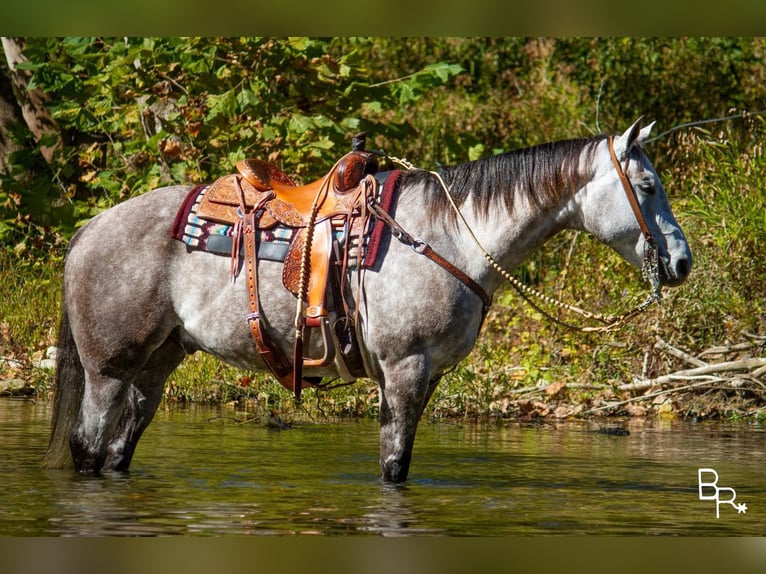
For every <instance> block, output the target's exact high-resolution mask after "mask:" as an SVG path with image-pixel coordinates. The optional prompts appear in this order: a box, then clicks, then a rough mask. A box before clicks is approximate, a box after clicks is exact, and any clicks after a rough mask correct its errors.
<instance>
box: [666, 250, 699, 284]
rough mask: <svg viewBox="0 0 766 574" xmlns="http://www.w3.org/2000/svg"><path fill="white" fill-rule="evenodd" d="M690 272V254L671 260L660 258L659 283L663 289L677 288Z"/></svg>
mask: <svg viewBox="0 0 766 574" xmlns="http://www.w3.org/2000/svg"><path fill="white" fill-rule="evenodd" d="M691 270H692V257H691V253H689V254H688V255H684V256H681V257H676V258H673V259H671V258H670V257H660V270H659V271H660V282H661V283H662V285H663V286H665V287H678V286H679V285H680V284H681V283H683V282H684V281H686V278H687V277H688V276H689V273H690V272H691Z"/></svg>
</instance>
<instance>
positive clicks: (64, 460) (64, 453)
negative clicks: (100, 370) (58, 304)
mask: <svg viewBox="0 0 766 574" xmlns="http://www.w3.org/2000/svg"><path fill="white" fill-rule="evenodd" d="M55 380H56V395H55V398H54V400H53V418H52V421H51V439H50V443H49V444H48V451H47V452H46V453H45V459H44V461H43V465H44V466H46V467H48V468H65V467H72V466H73V465H74V464H73V462H72V455H71V452H70V450H69V436H70V435H71V434H72V430H73V429H74V425H75V422H76V420H77V416H78V414H79V412H80V403H81V402H82V397H83V390H84V388H85V371H84V369H83V367H82V363H81V362H80V355H79V353H78V352H77V344H76V343H75V341H74V337H73V336H72V329H71V327H70V326H69V317H68V316H67V311H66V303H64V305H63V311H62V314H61V324H60V326H59V340H58V355H57V357H56V377H55Z"/></svg>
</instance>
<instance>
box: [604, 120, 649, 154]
mask: <svg viewBox="0 0 766 574" xmlns="http://www.w3.org/2000/svg"><path fill="white" fill-rule="evenodd" d="M652 125H654V124H652ZM648 128H649V131H651V129H652V126H651V125H650V126H648ZM643 131H644V130H642V129H641V118H638V119H637V120H636V121H635V122H633V125H632V126H630V127H629V128H628V129H627V130H625V133H624V134H622V135H621V136H617V137H616V138H614V152H615V153H616V154H617V157H618V158H619V159H620V161H622V160H624V159H625V158H626V157H627V156H628V152H629V151H630V148H632V147H633V144H635V143H639V144H640V143H641V141H642V140H641V139H640V138H641V134H642V133H643ZM647 135H648V132H647Z"/></svg>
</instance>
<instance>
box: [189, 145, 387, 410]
mask: <svg viewBox="0 0 766 574" xmlns="http://www.w3.org/2000/svg"><path fill="white" fill-rule="evenodd" d="M365 136H366V134H364V133H361V134H358V135H357V136H355V137H354V140H353V143H352V151H351V152H349V153H347V154H346V155H344V156H343V157H342V158H341V159H340V160H338V161H337V162H336V163H335V165H334V166H333V167H332V169H331V170H330V171H329V173H327V175H325V176H324V177H322V178H320V179H318V180H316V181H314V182H313V183H309V184H308V185H303V186H297V185H295V183H294V182H293V181H292V179H290V177H288V176H287V175H286V174H285V173H283V172H282V170H280V169H279V168H278V167H276V166H274V165H272V164H269V163H267V162H264V161H260V160H257V159H245V160H243V161H240V162H239V163H237V171H238V172H239V173H237V174H231V175H227V176H224V177H222V178H220V179H218V180H216V181H215V182H214V183H213V184H211V185H210V187H209V188H208V189H207V191H206V192H205V194H204V196H203V198H202V201H201V202H200V205H199V207H198V210H197V215H198V216H199V217H201V218H203V219H206V220H209V221H213V222H217V223H224V224H227V225H232V226H234V227H233V232H232V249H231V276H232V280H233V279H234V278H235V277H236V276H237V275H238V273H239V270H240V266H241V262H240V257H241V253H242V252H244V259H245V261H244V267H245V268H246V274H247V277H246V279H247V289H248V304H249V313H248V315H247V317H246V318H247V322H248V325H249V327H250V332H251V334H252V336H253V339H254V341H255V347H256V349H257V350H258V352H259V353H260V355H261V356H262V357H263V359H264V361H265V362H266V364H267V365H268V367H269V368H270V369H271V371H272V372H273V373H274V375H275V376H276V377H277V379H278V380H279V381H280V382H281V383H282V385H283V386H285V387H286V388H287V389H289V390H292V391H293V392H294V394H295V397H296V399H300V394H301V389H302V387H303V385H304V384H306V385H311V384H314V383H315V382H316V381H313V380H309V379H306V378H304V377H303V376H302V373H303V368H304V367H322V366H326V365H329V364H330V363H332V362H333V361H335V362H336V364H337V365H338V368H339V371H340V373H341V376H342V377H343V378H344V379H346V380H353V379H354V378H355V376H354V374H353V373H352V372H351V370H356V371H357V372H358V373H359V371H360V369H359V367H358V366H357V367H356V368H355V369H351V370H350V369H349V367H348V366H347V365H346V364H345V362H344V361H343V357H339V356H337V353H336V349H337V348H338V347H339V346H340V347H344V348H345V347H348V346H349V345H355V343H354V341H353V339H354V337H353V334H349V333H348V331H346V332H345V333H340V334H339V332H338V327H337V325H338V324H339V323H340V321H339V320H338V319H339V317H338V313H337V312H336V310H335V309H333V308H332V306H333V305H334V306H335V307H337V306H338V305H337V304H336V303H337V301H336V300H337V299H338V298H340V299H343V295H342V293H341V294H340V296H338V295H337V293H336V292H337V291H338V290H339V284H340V283H342V280H340V281H339V280H338V278H337V276H336V274H333V273H331V269H332V268H333V267H335V268H337V267H338V265H334V264H333V263H334V261H336V258H337V254H336V252H335V250H334V247H333V243H334V236H335V232H336V230H339V231H342V232H343V235H344V237H345V239H346V241H347V244H346V245H347V248H348V245H349V244H350V243H349V242H350V240H351V238H352V237H356V238H358V245H359V246H361V245H362V242H363V234H364V232H365V230H366V229H367V226H368V223H369V218H370V216H371V215H370V213H369V212H368V209H367V207H368V204H369V202H370V201H371V200H373V199H374V197H375V196H376V194H377V181H376V179H375V177H374V174H375V172H376V171H377V161H376V159H375V156H374V154H372V153H371V152H367V151H365V150H364V143H365ZM280 224H281V225H282V226H287V227H290V228H293V229H294V230H295V235H294V239H293V240H292V242H291V244H290V248H289V250H288V253H287V256H286V258H285V262H284V267H283V271H282V282H283V284H284V285H285V287H286V288H287V289H288V290H290V291H291V292H292V293H293V294H294V295H295V296H296V297H297V299H298V302H297V311H296V318H295V348H294V355H293V361H292V364H291V363H290V361H289V360H288V358H287V357H286V356H285V355H284V353H283V352H282V351H281V349H279V347H277V346H276V345H275V344H274V343H273V341H272V340H271V339H270V338H269V337H268V335H267V333H266V331H265V330H264V329H263V327H262V325H261V314H260V303H259V297H258V261H257V257H256V254H257V245H256V237H257V232H258V231H259V230H263V229H270V228H273V227H275V226H277V225H280ZM344 253H347V249H346V251H344ZM358 260H359V261H358V262H359V263H361V250H359V253H358ZM346 264H347V257H345V256H344V257H342V261H341V262H340V266H341V275H340V277H342V276H343V275H344V274H345V270H346ZM333 285H334V286H335V288H333ZM343 306H344V308H346V307H347V306H346V305H345V302H344V305H343ZM346 318H347V319H348V317H346ZM344 324H345V325H347V326H348V325H349V321H344ZM348 328H350V327H347V329H348ZM314 331H318V332H319V334H320V335H321V338H322V344H323V352H322V356H321V357H308V356H304V353H303V347H304V341H305V342H306V345H308V342H309V341H310V339H311V335H312V332H314ZM361 372H363V369H362V371H361ZM359 374H361V373H359Z"/></svg>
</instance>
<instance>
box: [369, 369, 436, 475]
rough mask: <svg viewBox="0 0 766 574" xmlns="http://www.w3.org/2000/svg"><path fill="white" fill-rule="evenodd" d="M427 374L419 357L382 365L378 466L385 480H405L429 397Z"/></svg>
mask: <svg viewBox="0 0 766 574" xmlns="http://www.w3.org/2000/svg"><path fill="white" fill-rule="evenodd" d="M428 389H429V377H428V369H427V365H426V360H425V358H424V357H422V356H413V357H409V358H407V359H405V360H403V361H399V362H397V363H396V364H395V365H393V366H387V367H384V368H383V377H382V379H381V382H380V468H381V471H382V473H383V480H385V481H386V482H404V481H405V480H407V474H408V473H409V470H410V461H411V459H412V447H413V445H414V443H415V432H416V431H417V428H418V421H419V420H420V415H421V413H422V412H423V408H424V407H425V402H426V398H427V396H428Z"/></svg>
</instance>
